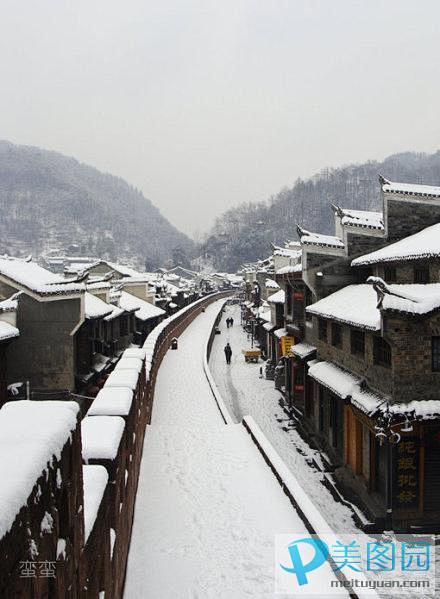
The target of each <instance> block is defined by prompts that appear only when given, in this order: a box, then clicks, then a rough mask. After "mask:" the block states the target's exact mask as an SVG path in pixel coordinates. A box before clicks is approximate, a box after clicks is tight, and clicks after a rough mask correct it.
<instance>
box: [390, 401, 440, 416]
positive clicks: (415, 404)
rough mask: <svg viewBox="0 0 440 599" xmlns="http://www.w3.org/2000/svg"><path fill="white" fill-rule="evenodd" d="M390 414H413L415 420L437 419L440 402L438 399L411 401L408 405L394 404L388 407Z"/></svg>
mask: <svg viewBox="0 0 440 599" xmlns="http://www.w3.org/2000/svg"><path fill="white" fill-rule="evenodd" d="M389 409H390V412H391V413H392V414H395V415H402V416H403V415H406V414H414V416H415V418H422V419H424V420H428V419H430V418H438V417H439V415H440V400H438V399H413V401H410V402H408V403H395V404H392V405H391V406H390V407H389Z"/></svg>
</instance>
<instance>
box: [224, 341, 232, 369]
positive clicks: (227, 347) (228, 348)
mask: <svg viewBox="0 0 440 599" xmlns="http://www.w3.org/2000/svg"><path fill="white" fill-rule="evenodd" d="M224 352H225V356H226V364H230V363H231V356H232V349H231V346H230V345H229V343H227V344H226V345H225V349H224Z"/></svg>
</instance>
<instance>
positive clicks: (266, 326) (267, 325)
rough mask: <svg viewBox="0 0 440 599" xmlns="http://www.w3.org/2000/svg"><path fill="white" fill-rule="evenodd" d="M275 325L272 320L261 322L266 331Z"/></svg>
mask: <svg viewBox="0 0 440 599" xmlns="http://www.w3.org/2000/svg"><path fill="white" fill-rule="evenodd" d="M275 327H276V325H275V324H274V323H273V322H270V321H269V322H265V323H264V324H263V329H265V330H266V331H271V330H272V329H274V328H275Z"/></svg>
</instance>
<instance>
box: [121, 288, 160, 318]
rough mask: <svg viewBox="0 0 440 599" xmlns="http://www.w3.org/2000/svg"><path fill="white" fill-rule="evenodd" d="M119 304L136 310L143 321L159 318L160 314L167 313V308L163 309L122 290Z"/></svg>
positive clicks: (127, 308)
mask: <svg viewBox="0 0 440 599" xmlns="http://www.w3.org/2000/svg"><path fill="white" fill-rule="evenodd" d="M119 305H120V307H121V308H124V309H125V310H136V312H135V314H136V318H139V320H142V321H146V320H150V319H151V318H157V317H158V316H162V315H163V314H165V310H162V308H159V307H158V306H154V305H153V304H150V303H149V302H147V301H146V300H143V299H140V298H139V297H136V296H135V295H132V294H131V293H128V292H127V291H122V293H121V298H120V300H119ZM136 308H137V309H136Z"/></svg>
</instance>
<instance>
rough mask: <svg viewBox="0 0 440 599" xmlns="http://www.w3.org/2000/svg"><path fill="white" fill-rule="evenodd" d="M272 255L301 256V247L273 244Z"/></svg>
mask: <svg viewBox="0 0 440 599" xmlns="http://www.w3.org/2000/svg"><path fill="white" fill-rule="evenodd" d="M273 255H274V256H283V257H285V258H300V257H301V248H300V249H298V248H297V247H284V248H283V247H279V246H277V245H274V246H273Z"/></svg>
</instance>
